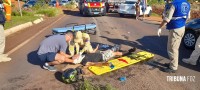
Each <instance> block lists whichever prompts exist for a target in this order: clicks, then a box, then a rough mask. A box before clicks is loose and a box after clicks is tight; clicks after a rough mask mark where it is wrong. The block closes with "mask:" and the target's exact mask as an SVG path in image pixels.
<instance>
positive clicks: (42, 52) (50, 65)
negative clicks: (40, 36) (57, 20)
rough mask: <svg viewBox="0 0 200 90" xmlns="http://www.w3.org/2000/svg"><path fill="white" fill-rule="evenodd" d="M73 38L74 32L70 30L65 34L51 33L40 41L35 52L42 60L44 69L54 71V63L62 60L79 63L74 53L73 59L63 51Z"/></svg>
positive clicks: (59, 62) (62, 61)
mask: <svg viewBox="0 0 200 90" xmlns="http://www.w3.org/2000/svg"><path fill="white" fill-rule="evenodd" d="M73 38H74V34H73V33H72V32H68V33H67V34H65V35H52V36H50V37H48V38H46V39H44V40H43V41H42V42H41V43H40V46H39V49H38V52H37V54H38V57H39V59H40V60H41V61H42V62H44V65H43V68H44V69H47V70H49V71H56V68H55V67H54V65H58V64H61V63H64V62H68V63H74V64H77V63H80V61H79V60H78V59H77V58H76V55H75V56H74V58H73V59H70V58H71V56H70V55H68V54H66V53H65V52H66V50H67V47H68V45H69V43H70V42H73ZM79 58H81V57H79Z"/></svg>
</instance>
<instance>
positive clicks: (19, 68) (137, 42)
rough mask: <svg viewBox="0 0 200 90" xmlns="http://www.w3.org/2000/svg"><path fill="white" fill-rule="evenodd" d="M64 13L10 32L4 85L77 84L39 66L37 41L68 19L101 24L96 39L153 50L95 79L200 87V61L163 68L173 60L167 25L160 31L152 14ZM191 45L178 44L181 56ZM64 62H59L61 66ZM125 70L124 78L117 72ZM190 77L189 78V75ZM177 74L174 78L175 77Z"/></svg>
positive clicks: (122, 86) (133, 85)
mask: <svg viewBox="0 0 200 90" xmlns="http://www.w3.org/2000/svg"><path fill="white" fill-rule="evenodd" d="M64 13H65V14H63V15H60V16H58V17H54V18H45V21H44V22H42V23H40V24H37V25H34V26H32V27H29V28H26V29H24V30H23V31H20V32H17V33H15V34H12V35H10V36H8V37H6V50H5V52H6V53H7V54H9V56H10V57H11V58H12V61H10V62H5V63H0V89H1V90H74V89H75V88H77V87H78V86H77V85H76V84H74V85H69V84H65V83H63V82H62V80H61V78H60V76H61V73H59V72H49V71H47V70H44V69H42V68H41V62H40V60H39V59H38V58H37V54H36V50H37V49H38V46H39V43H40V42H41V41H42V40H43V39H44V38H46V37H48V36H49V35H51V33H52V32H51V29H52V28H55V27H64V26H65V25H66V24H68V23H90V22H95V23H96V24H97V29H96V30H97V35H91V41H92V43H93V44H97V43H99V44H109V45H114V44H121V45H122V48H123V49H124V50H127V49H128V48H130V47H137V48H138V49H137V51H141V50H146V51H149V52H152V53H154V54H155V55H156V56H155V57H154V59H152V60H150V61H148V62H144V63H139V64H136V65H132V66H129V67H126V68H123V69H120V70H117V71H114V72H111V73H108V74H104V75H101V76H93V77H90V78H89V80H91V81H92V82H93V83H96V84H101V85H105V84H111V85H112V86H113V87H115V88H117V89H118V90H200V86H199V85H200V66H191V65H187V64H184V63H183V62H182V61H180V62H179V69H178V72H177V73H174V74H168V73H165V72H162V68H163V67H164V66H163V63H166V62H169V60H168V56H167V52H166V47H167V46H166V45H167V34H168V32H167V30H163V32H162V36H161V37H158V36H157V32H156V29H157V27H158V23H155V21H153V20H150V19H148V20H145V21H136V20H135V19H133V18H132V17H126V18H121V17H119V15H117V14H114V13H112V14H109V15H107V16H102V17H100V16H96V17H82V16H81V15H80V14H79V13H78V11H64ZM191 52H192V50H187V49H185V48H184V47H183V46H181V47H180V59H182V58H188V57H189V55H190V54H191ZM65 66H66V64H62V65H57V66H56V67H57V68H58V69H59V70H61V69H62V68H64V67H65ZM121 76H126V77H127V80H126V81H125V82H120V81H119V80H118V78H119V77H121ZM175 76H178V77H186V78H187V81H183V82H181V81H170V80H171V79H169V78H170V77H175ZM190 76H191V78H188V77H190ZM173 79H174V78H173Z"/></svg>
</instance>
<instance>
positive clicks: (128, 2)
mask: <svg viewBox="0 0 200 90" xmlns="http://www.w3.org/2000/svg"><path fill="white" fill-rule="evenodd" d="M135 3H136V2H133V1H126V2H125V4H135Z"/></svg>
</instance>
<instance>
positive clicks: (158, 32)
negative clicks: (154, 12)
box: [157, 28, 162, 37]
mask: <svg viewBox="0 0 200 90" xmlns="http://www.w3.org/2000/svg"><path fill="white" fill-rule="evenodd" d="M161 32H162V29H161V28H159V29H158V31H157V34H158V36H159V37H160V34H161Z"/></svg>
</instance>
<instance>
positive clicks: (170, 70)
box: [163, 68, 176, 73]
mask: <svg viewBox="0 0 200 90" xmlns="http://www.w3.org/2000/svg"><path fill="white" fill-rule="evenodd" d="M163 71H164V72H166V73H176V70H173V69H171V68H165V69H164V70H163Z"/></svg>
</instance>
